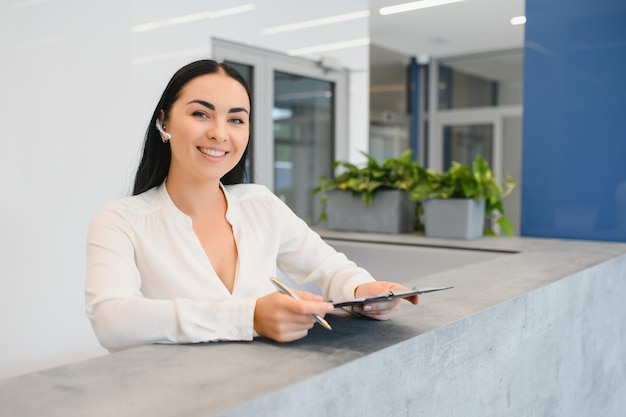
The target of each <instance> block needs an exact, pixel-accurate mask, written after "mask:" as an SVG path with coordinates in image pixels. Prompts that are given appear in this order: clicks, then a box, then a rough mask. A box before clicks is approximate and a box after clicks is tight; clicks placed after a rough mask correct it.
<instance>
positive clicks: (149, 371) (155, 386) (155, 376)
mask: <svg viewBox="0 0 626 417" xmlns="http://www.w3.org/2000/svg"><path fill="white" fill-rule="evenodd" d="M320 234H322V236H323V237H325V238H327V239H331V240H338V241H344V240H348V241H350V240H357V241H361V242H363V241H365V242H370V243H371V244H372V245H380V248H381V249H384V247H385V242H387V243H391V242H393V243H395V244H398V243H399V244H402V245H416V246H418V247H421V246H423V247H438V248H442V249H445V248H455V249H463V250H474V251H476V250H478V251H495V253H498V254H502V255H503V256H497V257H495V258H493V259H488V260H482V261H480V262H476V263H471V264H469V265H465V266H463V267H460V268H453V269H449V270H445V271H442V272H438V273H434V274H430V275H427V276H421V277H419V278H416V279H415V280H414V282H409V281H407V282H405V284H408V285H410V284H413V285H418V286H421V287H426V286H439V285H442V284H443V285H453V286H454V288H453V289H452V290H449V291H443V292H440V293H436V295H435V294H433V295H430V296H422V297H421V298H420V304H419V305H418V306H411V305H409V304H408V303H406V304H405V305H403V306H402V308H401V309H400V312H399V314H398V315H397V317H395V318H394V319H393V320H391V321H387V322H378V321H373V320H368V319H363V318H357V317H353V316H351V315H349V314H347V313H345V312H343V311H341V310H338V311H336V312H335V313H332V314H330V315H328V316H327V319H328V321H329V322H331V324H332V326H333V331H332V332H329V331H326V330H324V329H323V328H321V327H320V326H317V325H316V326H315V327H314V328H313V329H312V330H311V332H310V334H309V335H308V336H307V337H306V338H304V339H302V340H299V341H296V342H293V343H287V344H279V343H275V342H273V341H270V340H266V339H264V338H258V339H256V340H255V341H253V342H239V343H208V344H199V345H151V346H142V347H138V348H133V349H130V350H127V351H123V352H118V353H114V354H109V355H106V356H103V357H99V358H95V359H90V360H87V361H83V362H77V363H74V364H70V365H67V366H62V367H58V368H53V369H49V370H45V371H42V372H37V373H33V374H28V375H24V376H20V377H16V378H11V379H7V380H3V381H0V416H3V417H4V416H20V417H27V416H61V415H62V416H66V417H69V416H102V417H104V416H148V415H149V416H154V417H159V416H189V417H193V416H197V417H201V416H202V417H206V416H220V415H228V416H234V415H261V414H262V415H274V416H277V415H294V414H290V413H294V412H295V411H294V410H296V409H297V406H298V404H308V411H309V413H308V414H307V413H302V412H298V413H299V415H302V416H303V415H330V414H327V413H329V408H328V407H331V408H330V409H332V407H335V406H337V405H336V404H340V405H341V404H344V406H346V407H354V404H356V403H358V401H359V400H358V399H356V398H352V397H350V395H353V394H350V392H349V390H344V391H343V394H342V395H341V396H340V397H338V398H341V400H336V401H335V400H334V401H333V402H332V403H331V402H326V405H325V407H326V408H325V409H324V410H321V409H320V410H315V409H313V408H314V406H311V404H317V403H318V401H316V400H315V398H319V397H320V396H322V397H327V398H333V396H334V395H336V394H337V393H336V392H335V389H336V387H335V388H333V386H332V383H330V382H329V381H333V380H334V379H336V380H337V383H338V384H339V383H340V382H339V381H340V380H341V378H343V377H346V378H347V376H346V375H347V374H350V375H351V376H350V378H357V379H360V378H364V379H370V378H376V376H375V375H374V376H372V375H371V374H370V373H369V372H368V369H370V368H371V369H374V368H375V367H376V366H378V365H376V364H379V365H380V366H383V365H384V364H386V365H384V366H388V367H389V369H392V368H393V366H395V365H394V363H393V357H394V355H397V354H399V353H393V352H394V349H400V348H399V346H402V345H403V344H405V345H406V346H409V345H408V344H407V343H409V342H412V343H413V342H414V343H422V342H423V341H426V340H427V339H426V338H425V337H426V336H428V335H429V334H431V336H432V334H433V332H434V331H437V329H446V328H450V329H452V328H453V326H454V325H455V323H458V322H460V321H461V322H462V321H466V320H471V319H472V317H473V316H475V315H477V314H479V313H481V312H485V311H489V310H490V309H492V308H493V307H494V306H498V305H502V304H503V303H511V302H512V301H514V300H515V299H516V298H519V297H521V296H523V295H525V294H528V293H531V292H533V291H535V290H537V289H539V288H542V287H545V286H548V285H550V284H552V283H555V282H557V281H560V280H562V279H563V278H567V277H571V276H574V275H576V274H578V273H580V272H581V271H586V270H589V269H591V268H593V267H594V266H596V265H601V264H606V263H609V266H610V268H609V269H608V270H609V271H611V274H616V275H618V276H620V278H624V277H626V266H625V265H626V244H621V243H608V242H590V241H573V240H554V239H533V238H517V237H511V238H509V237H497V238H495V237H485V238H481V239H477V240H471V241H461V240H459V241H457V240H445V239H431V238H424V237H422V236H419V235H416V234H408V235H366V234H358V233H343V232H341V233H339V232H331V231H328V230H320ZM611 262H613V263H611ZM389 268H393V265H389ZM415 268H416V269H419V265H415ZM494 311H495V310H494ZM420 338H424V339H423V341H422V340H421V339H420ZM411 349H413V348H411ZM398 352H400V351H398ZM417 354H418V353H417ZM390 355H391V356H390ZM384 366H383V369H385V368H384ZM355 382H358V381H355ZM390 395H391V394H390ZM286 399H288V400H286ZM289 401H291V403H289V404H287V402H289ZM329 401H330V400H329ZM338 401H339V402H338ZM329 404H331V405H329ZM332 404H335V405H332ZM261 405H262V407H263V409H262V411H263V413H261V412H260V409H257V408H255V407H261ZM320 407H321V406H320ZM251 410H257V411H258V412H257V413H253V414H250V413H251ZM355 410H356V408H355ZM344 414H345V413H344ZM347 415H352V414H350V413H347ZM373 415H374V414H373ZM389 415H393V414H389ZM407 415H408V414H407ZM468 415H469V414H468Z"/></svg>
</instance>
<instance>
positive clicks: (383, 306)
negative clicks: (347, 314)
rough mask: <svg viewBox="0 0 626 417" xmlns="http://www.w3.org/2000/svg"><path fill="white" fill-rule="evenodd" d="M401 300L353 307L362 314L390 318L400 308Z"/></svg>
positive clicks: (384, 318) (382, 318)
mask: <svg viewBox="0 0 626 417" xmlns="http://www.w3.org/2000/svg"><path fill="white" fill-rule="evenodd" d="M400 301H401V300H400V299H395V300H391V301H383V302H379V303H370V304H363V305H357V306H353V307H352V311H353V312H354V313H357V314H359V315H361V316H365V317H369V318H372V319H376V320H389V319H390V318H392V317H393V316H394V315H395V314H396V313H397V312H398V310H399V309H400Z"/></svg>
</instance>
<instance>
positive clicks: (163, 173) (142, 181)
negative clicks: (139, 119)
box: [133, 59, 252, 195]
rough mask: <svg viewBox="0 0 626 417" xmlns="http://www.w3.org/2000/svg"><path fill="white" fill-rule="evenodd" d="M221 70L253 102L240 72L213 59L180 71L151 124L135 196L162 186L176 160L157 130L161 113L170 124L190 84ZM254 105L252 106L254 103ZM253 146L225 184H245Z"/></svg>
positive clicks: (160, 102)
mask: <svg viewBox="0 0 626 417" xmlns="http://www.w3.org/2000/svg"><path fill="white" fill-rule="evenodd" d="M220 70H223V71H224V72H225V73H226V74H227V75H228V76H230V77H231V78H233V79H234V80H236V81H238V82H239V83H240V84H241V85H242V86H243V87H244V88H245V89H246V93H248V99H250V89H249V88H248V84H247V83H246V81H245V80H244V78H243V77H242V76H241V74H239V72H238V71H237V70H235V69H234V68H233V67H231V66H230V65H228V64H226V63H218V62H216V61H213V60H211V59H203V60H200V61H195V62H192V63H191V64H188V65H185V66H184V67H182V68H181V69H179V70H178V71H176V73H175V74H174V75H173V76H172V79H171V80H170V82H169V83H168V84H167V87H165V91H163V95H162V96H161V99H160V100H159V103H158V104H157V106H156V109H154V113H153V114H152V118H151V119H150V122H149V123H148V129H147V130H146V137H145V142H144V145H143V155H142V156H141V162H139V167H138V168H137V174H136V175H135V186H134V188H133V195H137V194H141V193H143V192H144V191H147V190H149V189H151V188H153V187H156V186H157V185H160V184H162V183H163V181H165V177H167V173H168V170H169V167H170V161H171V158H172V155H171V149H170V143H169V141H168V142H167V143H163V141H162V140H161V135H160V134H159V131H158V130H157V128H156V126H155V122H156V120H157V118H158V117H159V116H160V113H161V110H162V111H163V112H164V113H165V117H164V119H165V120H167V117H168V115H169V112H170V110H171V108H172V105H173V104H174V102H175V101H176V100H177V99H178V97H179V96H180V92H181V90H182V89H183V87H184V86H185V85H186V84H187V83H188V82H189V81H191V80H192V79H194V78H196V77H198V76H200V75H205V74H215V73H217V72H219V71H220ZM250 105H252V100H251V99H250ZM251 114H252V112H251ZM251 120H252V119H251ZM249 146H250V143H249V142H248V146H246V149H245V150H244V152H243V156H242V157H241V159H240V160H239V162H238V163H237V165H235V167H234V168H233V169H231V170H230V171H229V172H227V173H226V174H225V175H224V176H223V177H222V178H221V181H222V184H224V185H230V184H239V183H241V182H242V181H243V178H244V176H245V171H246V169H245V168H246V167H245V164H246V156H247V155H248V148H249Z"/></svg>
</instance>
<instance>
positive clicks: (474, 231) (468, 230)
mask: <svg viewBox="0 0 626 417" xmlns="http://www.w3.org/2000/svg"><path fill="white" fill-rule="evenodd" d="M422 207H423V208H424V215H423V221H424V234H425V235H426V236H427V237H442V238H451V239H476V238H478V237H481V236H482V235H483V230H484V227H485V199H482V200H473V199H465V198H450V199H433V200H426V201H424V202H423V203H422Z"/></svg>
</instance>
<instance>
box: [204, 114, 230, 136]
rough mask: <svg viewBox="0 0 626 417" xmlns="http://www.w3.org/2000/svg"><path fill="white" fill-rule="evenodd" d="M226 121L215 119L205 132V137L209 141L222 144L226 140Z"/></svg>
mask: <svg viewBox="0 0 626 417" xmlns="http://www.w3.org/2000/svg"><path fill="white" fill-rule="evenodd" d="M226 126H227V123H226V121H223V120H219V119H215V120H213V122H212V123H211V124H210V126H209V129H208V130H207V136H208V137H209V139H213V140H216V141H218V142H224V141H226V140H227V139H228V132H227V130H226Z"/></svg>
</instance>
